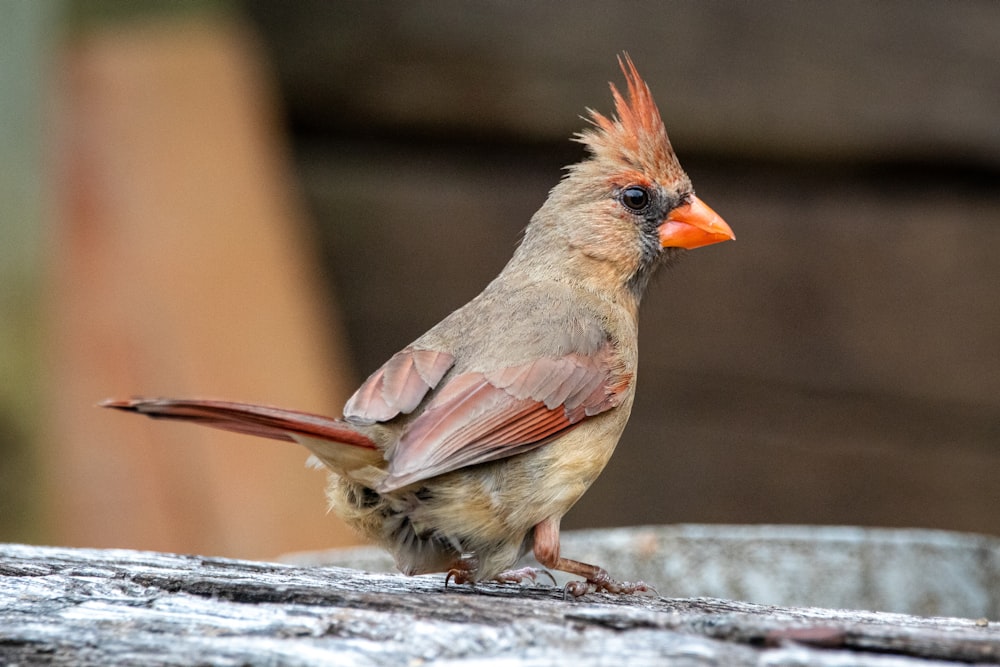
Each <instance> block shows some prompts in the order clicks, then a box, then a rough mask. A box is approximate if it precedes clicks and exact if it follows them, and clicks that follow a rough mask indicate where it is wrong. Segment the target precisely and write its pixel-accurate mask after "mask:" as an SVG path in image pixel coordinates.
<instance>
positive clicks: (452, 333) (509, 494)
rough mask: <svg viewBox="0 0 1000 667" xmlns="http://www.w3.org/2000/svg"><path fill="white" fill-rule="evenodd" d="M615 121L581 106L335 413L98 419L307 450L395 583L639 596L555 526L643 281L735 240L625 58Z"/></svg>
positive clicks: (202, 411)
mask: <svg viewBox="0 0 1000 667" xmlns="http://www.w3.org/2000/svg"><path fill="white" fill-rule="evenodd" d="M620 64H621V67H622V70H623V72H624V73H625V78H626V82H627V97H626V96H623V95H621V94H620V93H619V92H618V90H617V89H616V88H615V86H614V85H612V86H611V90H612V94H613V96H614V100H615V108H616V116H615V117H613V118H607V117H605V116H603V115H601V114H599V113H597V112H594V111H591V118H592V123H593V126H592V127H590V128H588V129H586V130H584V131H583V132H581V133H580V134H579V135H577V139H578V140H579V141H581V142H582V143H583V144H584V145H585V146H586V147H587V148H588V150H589V152H590V154H591V155H590V157H589V158H588V159H586V160H584V161H582V162H580V163H578V164H576V165H573V166H572V167H570V168H569V170H568V172H567V174H566V176H565V178H563V179H562V181H560V182H559V184H558V185H556V186H555V187H554V188H553V189H552V191H551V192H550V194H549V197H548V199H547V200H546V202H545V203H544V204H543V205H542V207H541V209H539V211H538V212H537V213H536V214H535V215H534V216H533V217H532V219H531V223H530V224H529V225H528V227H527V229H526V230H525V234H524V239H523V241H522V243H521V244H520V246H519V247H518V249H517V250H516V252H515V253H514V256H513V257H512V258H511V260H510V262H509V263H508V264H507V266H506V267H504V269H503V271H502V272H501V273H500V275H499V276H498V277H497V278H496V279H495V280H493V282H491V283H490V284H489V285H488V286H487V287H486V288H485V289H484V290H483V292H482V293H481V294H479V295H478V296H477V297H476V298H474V299H473V300H472V301H470V302H469V303H468V304H466V305H465V306H463V307H461V308H459V309H458V310H456V311H455V312H453V313H452V314H451V315H449V316H448V317H446V318H445V319H444V320H442V321H441V322H440V323H439V324H438V325H436V326H435V327H433V328H432V329H431V330H430V331H428V332H427V333H425V334H424V335H423V336H421V337H420V338H418V339H417V340H415V341H414V342H413V343H411V344H410V345H408V346H407V347H406V348H404V349H403V350H402V351H400V352H399V353H397V354H396V355H394V356H393V357H392V358H391V359H390V360H389V361H388V362H386V364H384V365H383V366H382V367H381V368H380V369H378V370H377V371H375V373H373V374H372V375H371V376H370V377H369V378H368V379H367V380H366V381H365V383H364V384H363V385H362V386H361V387H360V388H359V389H358V391H357V392H356V393H355V394H354V395H353V396H352V397H351V399H350V400H349V401H348V402H347V404H346V406H345V407H344V417H343V419H330V418H325V417H319V416H315V415H303V414H302V413H298V412H293V411H283V410H280V409H277V408H266V407H260V406H249V405H243V404H235V403H225V402H217V401H201V400H193V401H184V400H173V399H133V400H127V401H108V402H106V403H105V405H106V406H108V407H114V408H119V409H125V410H132V411H136V412H140V413H144V414H147V415H149V416H153V417H165V418H173V419H183V420H189V421H197V422H200V423H203V424H206V425H209V426H215V427H218V428H227V429H230V430H236V431H240V432H245V433H251V434H256V435H262V436H265V437H272V438H277V439H285V440H294V441H296V442H300V443H301V444H303V445H305V446H306V447H307V448H308V449H309V450H310V451H311V452H312V453H313V454H314V455H315V456H316V457H318V458H319V460H320V461H322V462H323V463H324V464H325V465H326V466H327V467H328V468H329V469H330V470H331V484H330V489H329V496H330V501H331V505H332V506H333V508H334V509H335V510H336V511H337V512H338V513H339V514H341V515H342V516H343V517H344V518H345V519H346V520H347V521H348V522H349V523H351V524H352V525H354V526H355V527H356V528H358V529H359V530H360V531H361V532H362V533H363V534H364V535H366V536H367V537H368V538H370V539H372V540H373V541H375V542H377V543H378V544H380V545H382V546H383V547H385V548H386V549H387V550H388V551H390V552H391V553H392V554H393V555H394V557H395V559H396V563H397V565H398V567H399V568H400V570H402V571H403V572H405V573H407V574H419V573H426V572H439V571H442V572H445V571H446V572H449V573H450V575H449V576H451V577H454V578H455V579H456V580H457V581H478V580H483V579H490V578H495V577H500V578H502V579H505V580H510V579H520V578H521V577H523V576H530V573H525V572H524V571H518V572H515V573H512V574H504V573H505V571H507V570H509V569H510V568H511V567H513V566H514V565H515V563H516V562H517V560H518V559H519V558H520V557H521V556H522V555H523V554H524V553H525V552H526V551H528V550H530V549H533V550H534V553H535V556H536V557H537V559H538V560H539V562H541V563H542V565H544V566H545V567H549V568H552V569H558V570H563V571H567V572H571V573H574V574H578V575H580V576H583V577H584V578H585V581H584V582H575V583H574V584H571V585H570V586H569V588H568V590H569V592H571V593H572V594H574V595H579V594H582V593H584V592H586V591H588V590H593V589H600V590H607V591H613V592H631V591H635V590H645V585H644V584H642V583H641V582H639V583H634V584H629V583H622V582H616V581H614V580H612V579H611V578H610V577H608V575H607V573H606V572H604V571H603V570H602V569H600V568H598V567H596V566H593V565H587V564H584V563H579V562H576V561H572V560H568V559H566V558H562V557H561V555H560V553H559V522H560V520H561V518H562V517H563V515H565V513H566V512H567V511H569V509H570V508H571V507H572V506H573V504H574V503H575V502H576V501H577V500H578V499H579V498H580V496H581V495H583V493H584V492H585V491H586V490H587V488H588V487H589V486H590V484H591V483H592V482H593V481H594V480H595V479H596V478H597V475H598V474H600V472H601V470H603V468H604V466H605V464H606V463H607V461H608V459H609V458H610V456H611V454H612V452H613V451H614V449H615V445H616V444H617V442H618V439H619V437H620V436H621V433H622V430H623V429H624V428H625V424H626V422H627V421H628V417H629V412H630V411H631V408H632V400H633V397H634V394H635V378H636V363H637V340H638V332H637V314H638V307H639V302H640V299H641V296H642V293H643V291H644V290H645V287H646V284H647V283H648V280H649V277H650V276H651V275H652V273H653V272H654V270H655V269H656V268H657V267H658V266H659V265H661V264H663V263H665V262H666V261H668V260H669V259H670V257H672V256H674V255H675V254H676V253H678V252H681V251H682V249H684V248H695V247H699V246H701V245H707V244H709V243H716V242H718V241H723V240H727V239H731V238H733V235H732V232H731V230H730V229H729V227H728V226H727V225H726V224H725V223H724V222H723V221H722V220H721V219H720V218H719V217H718V216H717V215H715V213H714V212H712V211H711V209H709V208H708V207H707V206H705V205H704V204H703V203H701V201H700V200H699V199H698V198H697V197H695V196H694V193H693V190H692V188H691V182H690V180H689V179H688V177H687V175H686V174H685V173H684V171H683V169H681V166H680V164H679V163H678V161H677V158H676V156H675V155H674V152H673V149H672V148H671V146H670V142H669V140H668V138H667V134H666V130H665V129H664V127H663V123H662V121H661V120H660V115H659V112H658V111H657V108H656V105H655V104H654V102H653V100H652V96H651V94H650V92H649V88H648V87H647V86H646V84H645V83H644V82H643V81H642V79H641V78H640V77H639V75H638V73H637V72H636V70H635V67H634V65H633V64H632V62H631V60H630V59H628V57H627V56H626V57H625V58H624V60H623V61H620Z"/></svg>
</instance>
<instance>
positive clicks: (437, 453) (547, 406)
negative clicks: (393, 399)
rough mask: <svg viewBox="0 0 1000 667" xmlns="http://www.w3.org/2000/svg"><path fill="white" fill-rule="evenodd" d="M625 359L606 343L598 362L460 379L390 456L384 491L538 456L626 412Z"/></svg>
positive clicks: (527, 366)
mask: <svg viewBox="0 0 1000 667" xmlns="http://www.w3.org/2000/svg"><path fill="white" fill-rule="evenodd" d="M618 359H619V357H618V355H617V354H615V349H614V345H613V344H612V343H611V342H610V341H606V342H605V345H604V346H603V347H602V348H601V349H600V350H598V352H597V353H596V354H591V355H585V354H581V353H575V352H574V353H569V354H565V355H563V356H560V357H555V358H552V357H543V358H539V359H536V360H534V361H530V362H528V363H524V364H520V365H517V366H511V367H506V368H500V369H498V370H494V371H489V372H466V373H461V374H458V375H455V376H454V377H452V378H450V379H449V380H448V381H447V382H446V383H445V384H444V385H443V386H442V387H441V388H440V389H439V390H438V391H437V392H436V393H434V394H433V395H432V397H431V398H430V400H429V401H428V403H427V406H426V408H425V409H424V411H423V412H421V413H420V414H419V415H418V416H417V417H415V418H414V420H413V421H412V422H411V423H410V424H409V425H408V426H407V428H406V430H405V431H404V432H403V434H402V436H401V437H400V439H399V440H398V441H397V442H396V443H395V445H394V446H393V447H392V448H390V450H388V451H387V452H386V457H387V459H388V461H389V469H388V472H389V475H388V477H387V478H386V479H385V480H384V481H383V482H382V483H381V485H380V489H379V490H381V491H390V490H392V489H397V488H400V487H402V486H406V485H408V484H412V483H413V482H417V481H420V480H422V479H427V478H429V477H434V476H436V475H440V474H443V473H446V472H449V471H452V470H456V469H458V468H462V467H465V466H469V465H473V464H476V463H483V462H486V461H492V460H494V459H499V458H505V457H508V456H513V455H514V454H519V453H521V452H525V451H528V450H530V449H534V448H536V447H539V446H541V445H543V444H545V443H546V442H547V441H549V440H550V439H551V438H552V437H554V436H556V435H559V434H560V433H563V432H564V431H566V430H568V429H570V428H572V427H574V426H576V425H577V424H579V423H580V422H581V421H583V420H584V419H586V418H587V417H592V416H594V415H597V414H600V413H602V412H604V411H606V410H609V409H611V408H613V407H616V406H618V405H620V404H621V402H622V401H623V400H624V396H625V391H626V389H627V388H628V387H629V386H630V385H631V383H632V374H631V373H629V372H627V371H626V370H625V369H624V367H623V364H621V362H620V361H619V360H618ZM414 384H415V383H414Z"/></svg>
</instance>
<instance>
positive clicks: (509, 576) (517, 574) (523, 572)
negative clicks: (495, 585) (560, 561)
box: [493, 567, 556, 586]
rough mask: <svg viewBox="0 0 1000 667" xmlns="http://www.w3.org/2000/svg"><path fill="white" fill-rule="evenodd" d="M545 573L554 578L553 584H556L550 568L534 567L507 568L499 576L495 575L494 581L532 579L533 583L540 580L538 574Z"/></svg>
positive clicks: (521, 581) (503, 582) (517, 581)
mask: <svg viewBox="0 0 1000 667" xmlns="http://www.w3.org/2000/svg"><path fill="white" fill-rule="evenodd" d="M540 574H544V575H545V576H546V577H548V578H549V579H551V580H552V585H553V586H555V585H556V578H555V577H553V576H552V573H551V572H549V571H548V570H541V569H537V568H534V567H521V568H518V569H516V570H507V571H506V572H501V573H500V574H498V575H497V576H495V577H493V581H498V582H500V583H502V584H523V583H524V580H525V579H529V580H531V583H535V582H536V581H538V575H540Z"/></svg>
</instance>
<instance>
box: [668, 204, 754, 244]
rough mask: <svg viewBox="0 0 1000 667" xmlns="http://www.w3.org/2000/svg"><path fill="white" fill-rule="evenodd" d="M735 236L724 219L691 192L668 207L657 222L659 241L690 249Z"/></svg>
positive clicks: (729, 239) (731, 238)
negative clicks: (667, 210) (676, 203)
mask: <svg viewBox="0 0 1000 667" xmlns="http://www.w3.org/2000/svg"><path fill="white" fill-rule="evenodd" d="M735 238H736V235H735V234H733V230H732V229H730V228H729V225H727V224H726V221H725V220H723V219H722V218H720V217H719V214H718V213H716V212H715V211H713V210H712V209H710V208H709V207H708V204H706V203H705V202H703V201H702V200H700V199H698V198H697V197H695V196H694V195H691V196H690V197H689V198H688V201H687V203H685V204H683V205H682V206H678V207H677V208H675V209H674V210H673V211H671V212H670V215H668V216H667V219H666V220H664V221H663V223H662V224H661V225H660V245H661V246H663V247H664V248H687V249H688V250H691V249H693V248H700V247H702V246H706V245H712V244H713V243H719V242H721V241H731V240H733V239H735Z"/></svg>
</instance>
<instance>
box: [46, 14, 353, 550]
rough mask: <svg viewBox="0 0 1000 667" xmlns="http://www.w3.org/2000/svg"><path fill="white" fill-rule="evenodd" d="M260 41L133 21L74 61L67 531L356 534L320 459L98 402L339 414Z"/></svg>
mask: <svg viewBox="0 0 1000 667" xmlns="http://www.w3.org/2000/svg"><path fill="white" fill-rule="evenodd" d="M267 81H268V80H267V76H266V75H265V74H264V73H263V72H262V71H261V61H260V57H259V52H258V50H257V46H256V43H255V42H254V40H253V39H252V37H251V36H250V35H249V34H248V33H247V32H246V31H245V30H243V29H242V28H241V27H239V26H236V25H232V24H230V23H225V22H222V21H221V20H220V21H210V22H198V21H190V22H167V21H164V22H159V23H150V24H141V23H135V22H125V23H120V24H117V25H116V26H115V27H114V28H106V29H95V30H91V31H88V32H85V33H84V34H83V35H82V36H80V37H79V38H78V39H77V40H76V41H75V42H74V43H73V44H72V45H71V46H70V47H69V48H68V49H67V51H66V53H65V77H64V79H63V80H62V81H61V87H60V92H61V96H62V108H61V112H62V113H61V114H60V118H59V120H60V124H61V128H60V130H61V131H60V133H59V137H60V140H59V144H58V146H59V148H58V150H57V152H56V156H55V157H56V158H57V167H58V168H59V170H60V171H61V176H62V180H61V205H60V210H59V213H60V217H59V219H58V221H57V224H56V225H55V228H54V230H53V239H52V240H53V245H52V251H53V252H52V255H51V258H50V259H51V260H52V265H51V267H52V279H51V288H52V296H51V300H50V306H51V331H52V335H51V337H50V340H49V354H48V356H49V358H50V360H51V367H50V369H49V371H50V378H49V379H50V382H49V392H50V396H49V400H48V405H49V408H50V411H51V412H50V414H49V415H48V417H47V423H48V426H49V432H48V442H47V444H48V447H47V450H46V452H45V455H46V458H47V461H48V464H49V467H50V486H49V490H48V497H49V498H50V500H51V505H52V512H53V521H54V531H53V533H52V536H51V539H52V540H53V541H55V542H57V543H60V544H69V545H87V546H114V547H135V548H143V549H170V550H174V551H184V552H198V553H207V554H223V555H231V556H244V557H260V556H266V555H272V554H276V553H281V552H284V551H287V550H289V549H294V548H302V547H307V546H310V545H311V546H323V545H331V544H351V543H354V542H355V537H354V536H353V534H352V533H351V532H350V531H349V530H348V529H347V528H346V527H345V526H344V525H343V524H341V523H340V522H339V520H338V519H336V518H335V517H332V516H328V515H326V514H325V512H324V510H325V502H324V498H323V486H324V476H323V474H322V473H320V472H318V471H313V470H307V469H306V468H305V465H304V462H305V459H306V453H305V451H304V450H302V449H300V448H298V447H294V446H285V445H282V444H278V443H271V442H266V441H257V440H254V439H251V438H246V437H239V436H235V435H233V434H227V433H222V432H218V433H217V432H213V431H210V430H203V429H197V428H191V427H185V426H181V425H175V424H164V423H146V420H139V419H129V418H127V417H123V416H122V415H120V414H113V413H111V412H109V411H104V410H98V409H96V408H95V407H93V406H94V404H95V403H96V402H97V401H99V400H101V399H102V398H105V397H107V396H122V395H126V396H127V395H131V394H146V395H149V394H153V395H181V396H184V395H188V396H190V395H198V396H218V397H228V398H234V399H240V400H246V401H253V402H262V403H273V404H283V405H288V406H292V407H297V408H300V409H306V410H314V411H318V412H328V413H336V412H338V411H339V408H340V406H341V405H342V403H343V401H344V399H345V398H346V395H347V393H348V391H349V389H350V388H351V387H352V385H353V379H352V377H351V373H350V372H349V366H350V365H349V364H348V363H347V362H346V360H345V357H346V355H345V351H344V347H343V344H342V338H341V335H340V331H339V329H338V327H337V326H336V325H335V324H334V323H333V322H332V321H331V320H332V318H331V316H330V313H333V312H335V310H336V309H328V308H325V307H324V304H323V300H324V298H325V297H326V295H325V294H324V293H322V290H321V289H320V287H319V284H318V281H317V275H318V271H317V267H316V265H315V261H314V256H313V251H312V249H311V247H310V237H309V235H308V234H307V233H306V228H305V227H304V225H303V221H304V217H305V216H304V214H303V212H302V210H301V208H300V205H299V202H298V201H297V198H296V193H295V188H294V186H293V184H292V182H291V181H290V178H289V170H288V167H289V164H288V160H287V155H286V153H285V148H284V146H283V145H282V142H281V140H280V139H279V137H278V136H277V134H276V127H277V119H276V111H275V106H274V100H273V96H272V91H271V89H270V88H269V86H268V82H267Z"/></svg>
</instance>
